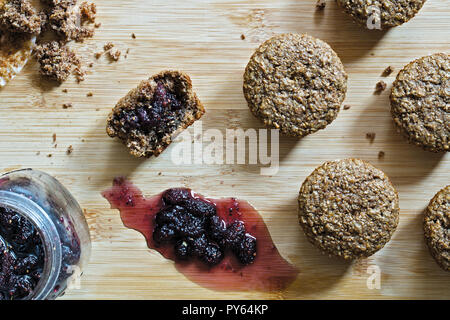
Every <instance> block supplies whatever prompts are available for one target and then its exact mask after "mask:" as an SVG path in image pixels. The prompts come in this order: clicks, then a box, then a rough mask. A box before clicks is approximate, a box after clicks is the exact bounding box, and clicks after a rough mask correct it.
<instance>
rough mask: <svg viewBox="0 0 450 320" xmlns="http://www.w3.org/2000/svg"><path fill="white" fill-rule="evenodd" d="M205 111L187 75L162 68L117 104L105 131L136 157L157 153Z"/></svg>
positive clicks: (156, 154) (155, 154)
mask: <svg viewBox="0 0 450 320" xmlns="http://www.w3.org/2000/svg"><path fill="white" fill-rule="evenodd" d="M204 113H205V109H204V107H203V105H202V103H201V102H200V100H199V99H198V98H197V95H196V94H195V93H194V92H193V90H192V82H191V79H190V78H189V76H188V75H187V74H185V73H183V72H179V71H163V72H161V73H159V74H157V75H155V76H152V77H151V78H150V79H148V80H145V81H142V82H141V83H140V84H139V86H138V87H137V88H135V89H133V90H131V91H130V92H129V93H128V94H127V95H126V96H125V97H124V98H122V99H121V100H120V101H119V102H118V103H117V105H116V106H115V108H114V109H113V111H112V112H111V113H110V115H109V117H108V121H107V127H106V132H107V133H108V135H109V136H110V137H118V138H119V139H120V140H122V142H123V143H124V144H125V145H126V146H127V147H128V148H129V151H130V153H131V154H132V155H133V156H135V157H151V156H158V155H159V154H161V152H163V151H164V150H165V149H166V148H167V147H168V146H169V144H170V143H172V141H173V139H175V137H176V136H177V135H178V134H179V133H180V132H182V131H183V130H184V129H186V128H187V127H189V126H190V125H191V124H193V123H194V122H195V121H196V120H198V119H200V118H201V116H202V115H203V114H204Z"/></svg>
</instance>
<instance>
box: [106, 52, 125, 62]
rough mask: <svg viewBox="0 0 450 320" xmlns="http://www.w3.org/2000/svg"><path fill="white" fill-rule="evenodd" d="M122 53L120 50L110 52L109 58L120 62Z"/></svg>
mask: <svg viewBox="0 0 450 320" xmlns="http://www.w3.org/2000/svg"><path fill="white" fill-rule="evenodd" d="M121 55H122V52H121V51H120V50H119V49H114V50H109V51H108V57H109V58H110V59H111V60H113V61H119V59H120V56H121Z"/></svg>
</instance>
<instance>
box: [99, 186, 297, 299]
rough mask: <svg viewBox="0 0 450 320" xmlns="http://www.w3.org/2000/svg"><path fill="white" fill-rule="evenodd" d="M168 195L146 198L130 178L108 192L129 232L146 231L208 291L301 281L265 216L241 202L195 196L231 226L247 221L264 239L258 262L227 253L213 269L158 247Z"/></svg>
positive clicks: (268, 287)
mask: <svg viewBox="0 0 450 320" xmlns="http://www.w3.org/2000/svg"><path fill="white" fill-rule="evenodd" d="M162 194H163V193H161V194H158V195H156V196H153V197H149V198H145V197H144V196H143V195H142V192H141V191H140V190H139V189H138V188H137V187H136V186H135V185H133V184H132V183H131V182H129V181H127V180H125V179H124V178H116V179H114V182H113V187H112V188H110V189H108V190H106V191H104V192H103V193H102V195H103V196H104V197H105V198H106V199H107V200H108V201H109V202H110V204H111V207H112V208H114V209H119V211H120V216H121V219H122V222H123V224H124V225H125V226H126V227H127V228H130V229H134V230H137V231H139V232H140V233H142V234H143V235H144V236H145V239H146V240H147V246H148V247H149V248H150V249H154V250H156V251H158V252H159V253H160V254H161V255H163V256H164V257H165V258H167V259H170V260H173V261H174V262H175V266H176V268H177V270H178V271H179V272H181V273H182V274H184V275H185V276H186V277H187V278H188V279H189V280H191V281H193V282H195V283H197V284H199V285H201V286H203V287H206V288H209V289H214V290H222V291H250V290H255V291H265V292H272V291H280V290H283V289H285V288H286V287H287V286H288V285H289V284H291V283H292V282H293V281H294V280H295V278H296V277H297V274H298V270H297V268H296V267H295V266H293V265H292V264H290V263H289V262H287V261H286V260H285V259H284V258H283V257H282V256H281V255H280V253H279V252H278V249H277V248H276V247H275V245H274V243H273V241H272V238H271V236H270V233H269V230H268V229H267V226H266V225H265V223H264V221H263V219H262V217H261V216H260V215H259V213H258V212H257V211H256V210H255V209H254V208H253V207H252V206H251V205H250V204H249V203H248V202H246V201H242V200H237V199H235V198H225V199H219V200H217V199H209V198H204V197H202V196H201V195H198V194H195V193H193V192H192V194H193V196H194V197H196V198H200V199H203V200H205V201H209V202H211V203H213V204H214V205H215V206H216V210H217V215H218V216H219V217H220V218H222V219H223V220H225V221H226V222H227V224H228V223H231V222H233V221H235V220H240V221H242V222H244V223H245V228H246V231H247V232H248V233H250V234H251V235H252V236H254V237H255V238H256V239H257V241H258V244H257V255H256V258H255V260H254V262H253V263H252V264H249V265H243V264H241V263H240V262H239V261H238V260H237V258H236V257H235V256H234V255H233V254H226V255H225V257H224V259H223V260H222V261H221V262H220V263H219V264H218V265H215V266H212V267H211V266H208V265H206V264H204V263H203V262H201V261H199V260H198V259H192V260H188V261H184V260H179V259H177V258H176V255H175V253H174V249H173V246H166V245H163V246H161V245H158V244H157V243H155V242H154V240H153V236H152V235H153V230H154V227H155V216H156V214H157V213H158V212H159V211H160V210H161V208H162V206H163V200H162Z"/></svg>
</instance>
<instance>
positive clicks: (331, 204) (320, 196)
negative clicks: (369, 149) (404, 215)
mask: <svg viewBox="0 0 450 320" xmlns="http://www.w3.org/2000/svg"><path fill="white" fill-rule="evenodd" d="M298 207H299V222H300V225H301V226H302V228H303V231H304V232H305V234H306V237H307V238H308V240H309V241H310V242H311V243H312V244H313V245H315V246H316V247H317V248H319V249H320V250H321V251H322V252H324V253H326V254H328V255H331V256H338V257H341V258H344V259H347V260H355V259H358V258H364V257H369V256H371V255H373V254H374V253H375V252H377V251H378V250H380V249H381V248H383V247H384V246H385V244H386V243H387V242H388V241H389V240H390V239H391V236H392V235H393V233H394V231H395V229H396V228H397V225H398V220H399V201H398V194H397V191H396V190H395V188H394V186H393V185H392V183H391V182H390V180H389V178H388V177H387V176H386V174H385V173H383V172H382V171H381V170H379V169H377V168H375V167H374V166H372V165H371V164H369V163H367V162H365V161H362V160H359V159H346V160H339V161H331V162H326V163H325V164H323V165H321V166H320V167H318V168H317V169H316V170H315V171H314V172H313V173H312V174H311V175H310V176H309V177H308V178H306V180H305V181H304V183H303V185H302V187H301V189H300V193H299V197H298Z"/></svg>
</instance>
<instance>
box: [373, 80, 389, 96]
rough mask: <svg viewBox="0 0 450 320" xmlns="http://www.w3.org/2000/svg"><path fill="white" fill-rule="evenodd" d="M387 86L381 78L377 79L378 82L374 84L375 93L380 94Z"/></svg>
mask: <svg viewBox="0 0 450 320" xmlns="http://www.w3.org/2000/svg"><path fill="white" fill-rule="evenodd" d="M386 88H387V84H386V82H384V81H383V80H381V81H378V83H377V84H376V86H375V93H376V94H380V93H382V92H383V91H384V90H386Z"/></svg>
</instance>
